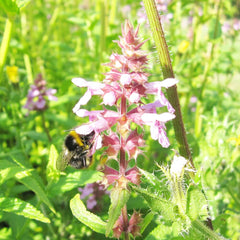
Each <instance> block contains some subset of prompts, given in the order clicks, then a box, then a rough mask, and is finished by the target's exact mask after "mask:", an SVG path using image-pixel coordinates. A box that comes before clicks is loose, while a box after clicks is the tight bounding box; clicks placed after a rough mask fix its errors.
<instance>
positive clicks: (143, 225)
mask: <svg viewBox="0 0 240 240" xmlns="http://www.w3.org/2000/svg"><path fill="white" fill-rule="evenodd" d="M153 217H154V213H152V212H150V213H148V214H147V215H146V216H145V217H144V219H143V221H142V222H141V224H140V227H141V228H140V229H141V233H143V232H144V230H145V229H146V228H147V226H148V225H149V224H150V223H151V221H152V219H153Z"/></svg>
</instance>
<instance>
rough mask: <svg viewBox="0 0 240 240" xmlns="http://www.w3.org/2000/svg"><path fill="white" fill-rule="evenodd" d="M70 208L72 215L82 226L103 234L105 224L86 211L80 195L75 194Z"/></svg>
mask: <svg viewBox="0 0 240 240" xmlns="http://www.w3.org/2000/svg"><path fill="white" fill-rule="evenodd" d="M70 208H71V210H72V213H73V215H74V216H75V217H76V218H77V219H78V220H79V221H80V222H82V223H83V224H85V225H86V226H88V227H90V228H91V229H92V230H93V231H95V232H98V233H102V234H105V231H106V225H107V223H106V222H104V221H103V220H102V219H101V218H100V217H98V216H97V215H95V214H93V213H91V212H89V211H87V210H86V207H85V206H84V204H83V202H82V201H81V199H80V195H79V194H76V195H75V197H74V198H72V199H71V201H70Z"/></svg>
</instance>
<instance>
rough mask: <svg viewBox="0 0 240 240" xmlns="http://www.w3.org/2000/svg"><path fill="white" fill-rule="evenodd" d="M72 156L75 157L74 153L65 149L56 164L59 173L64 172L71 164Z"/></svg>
mask: <svg viewBox="0 0 240 240" xmlns="http://www.w3.org/2000/svg"><path fill="white" fill-rule="evenodd" d="M72 156H73V153H72V152H70V151H68V150H67V149H64V150H63V151H62V153H61V154H60V155H59V157H58V159H57V163H56V167H57V169H58V170H59V171H63V170H64V169H65V168H66V167H67V165H68V164H69V161H70V160H71V158H72Z"/></svg>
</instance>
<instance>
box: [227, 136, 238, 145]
mask: <svg viewBox="0 0 240 240" xmlns="http://www.w3.org/2000/svg"><path fill="white" fill-rule="evenodd" d="M227 141H228V142H230V141H235V142H236V146H240V135H238V137H237V138H236V137H231V138H229V139H228V140H227Z"/></svg>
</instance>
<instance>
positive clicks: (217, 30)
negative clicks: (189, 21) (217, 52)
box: [209, 18, 222, 40]
mask: <svg viewBox="0 0 240 240" xmlns="http://www.w3.org/2000/svg"><path fill="white" fill-rule="evenodd" d="M221 35H222V28H221V23H220V22H219V20H218V19H217V18H212V19H211V20H210V25H209V39H210V40H214V39H218V38H220V37H221Z"/></svg>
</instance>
